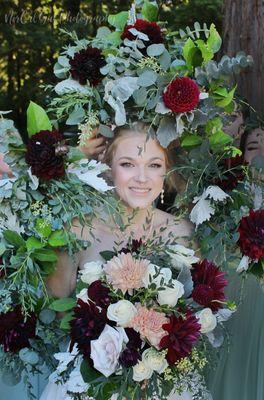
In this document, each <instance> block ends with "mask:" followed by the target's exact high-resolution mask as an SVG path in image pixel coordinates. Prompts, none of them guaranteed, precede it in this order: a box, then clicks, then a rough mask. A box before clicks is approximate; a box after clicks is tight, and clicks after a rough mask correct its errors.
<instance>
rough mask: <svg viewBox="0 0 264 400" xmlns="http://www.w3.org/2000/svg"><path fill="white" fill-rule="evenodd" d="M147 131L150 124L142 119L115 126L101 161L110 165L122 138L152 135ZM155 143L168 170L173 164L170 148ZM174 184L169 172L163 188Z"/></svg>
mask: <svg viewBox="0 0 264 400" xmlns="http://www.w3.org/2000/svg"><path fill="white" fill-rule="evenodd" d="M149 131H150V125H149V124H147V123H145V122H142V121H137V122H133V123H132V124H131V125H122V126H118V127H116V128H115V130H114V137H113V138H112V139H111V140H110V142H109V145H108V147H107V149H106V152H105V154H104V158H103V160H102V161H103V162H104V163H105V164H107V165H109V166H110V167H111V166H112V161H113V157H114V155H115V152H116V149H117V146H118V144H119V142H120V141H121V139H122V138H124V137H126V136H128V135H131V134H133V133H141V134H144V135H149V137H152V135H151V132H149ZM157 144H158V146H159V147H160V148H161V149H162V151H163V153H164V156H165V166H166V171H167V172H168V171H169V170H170V169H171V168H172V166H173V162H172V157H171V150H170V149H169V148H164V147H162V146H161V145H160V144H159V142H158V141H157ZM176 186H177V185H176V179H175V174H174V173H171V174H169V176H168V177H167V178H166V179H165V190H166V191H168V192H171V191H173V189H176V188H177V187H176Z"/></svg>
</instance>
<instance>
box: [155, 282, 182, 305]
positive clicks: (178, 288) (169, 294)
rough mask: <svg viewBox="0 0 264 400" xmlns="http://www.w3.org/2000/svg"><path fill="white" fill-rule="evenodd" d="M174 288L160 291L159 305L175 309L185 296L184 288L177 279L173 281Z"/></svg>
mask: <svg viewBox="0 0 264 400" xmlns="http://www.w3.org/2000/svg"><path fill="white" fill-rule="evenodd" d="M172 285H173V287H168V286H167V287H166V288H165V289H164V290H160V291H159V293H158V303H159V304H160V305H161V306H162V305H165V304H166V305H168V306H170V307H175V306H176V304H177V302H178V300H179V298H180V297H182V296H183V294H184V286H183V284H182V283H181V282H179V281H177V280H176V279H173V280H172Z"/></svg>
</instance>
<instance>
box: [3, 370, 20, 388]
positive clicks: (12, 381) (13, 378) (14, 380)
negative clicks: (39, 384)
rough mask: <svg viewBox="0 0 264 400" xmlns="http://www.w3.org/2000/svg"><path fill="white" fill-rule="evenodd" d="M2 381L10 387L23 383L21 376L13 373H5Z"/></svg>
mask: <svg viewBox="0 0 264 400" xmlns="http://www.w3.org/2000/svg"><path fill="white" fill-rule="evenodd" d="M1 378H2V381H3V382H4V383H5V384H6V385H8V386H15V385H17V384H18V383H19V382H20V381H21V375H20V374H14V373H13V372H12V373H11V372H8V371H4V372H3V373H2V375H1Z"/></svg>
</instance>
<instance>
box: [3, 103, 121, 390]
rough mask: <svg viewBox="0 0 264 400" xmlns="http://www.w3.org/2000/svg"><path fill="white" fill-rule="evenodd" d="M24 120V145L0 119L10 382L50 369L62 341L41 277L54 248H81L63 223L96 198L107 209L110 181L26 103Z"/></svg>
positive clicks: (84, 212) (86, 211)
mask: <svg viewBox="0 0 264 400" xmlns="http://www.w3.org/2000/svg"><path fill="white" fill-rule="evenodd" d="M27 125H28V135H29V136H28V138H27V143H26V144H25V143H23V141H22V139H21V138H20V136H19V135H18V132H17V131H16V129H15V128H14V126H13V122H12V121H11V120H8V119H5V118H3V116H2V117H1V120H0V133H1V151H2V152H4V153H5V160H6V161H7V163H8V165H9V167H10V173H9V174H6V175H4V176H3V177H2V179H1V180H0V195H1V200H0V220H1V228H0V287H1V291H0V298H1V305H0V321H1V323H0V325H1V328H0V359H1V370H2V373H3V379H4V380H5V381H6V382H8V383H12V384H16V383H18V382H19V381H20V379H21V376H23V375H24V374H26V375H25V376H26V378H28V376H29V373H30V372H33V373H38V372H39V368H41V366H42V365H43V364H44V363H45V364H46V366H48V367H49V368H54V367H55V365H56V361H55V359H54V358H53V354H54V353H55V352H56V351H58V350H60V349H61V350H62V349H64V347H65V341H64V339H65V340H66V339H67V338H66V337H65V333H64V331H63V330H62V328H61V326H60V321H58V319H56V313H55V311H53V310H51V309H49V308H48V307H49V304H50V302H51V301H52V297H50V296H49V294H48V292H47V288H46V278H47V277H48V276H49V274H51V273H52V272H53V271H54V268H55V265H56V262H57V258H58V255H57V251H58V250H66V251H68V252H69V254H70V255H71V256H72V257H73V259H74V253H75V252H76V251H77V250H78V249H80V248H81V247H83V246H87V243H83V242H81V241H79V240H78V239H77V238H76V237H75V235H74V234H73V233H71V232H70V229H65V226H68V227H70V226H71V224H72V220H73V218H74V217H78V218H79V220H80V221H81V222H82V223H83V224H85V223H86V224H88V223H89V219H90V218H92V216H93V215H94V213H95V212H96V208H98V207H99V206H101V205H102V204H105V205H107V206H108V207H111V209H112V210H114V209H115V202H114V200H113V201H111V196H109V195H108V196H107V198H106V195H105V192H106V191H109V190H110V189H111V187H109V186H108V185H107V184H106V182H105V181H104V179H103V178H101V177H100V176H97V175H99V174H101V173H102V172H104V171H105V170H106V169H107V168H108V167H107V166H106V165H104V164H101V163H99V162H96V161H90V162H88V160H85V159H84V160H82V159H81V157H82V155H81V154H79V152H78V151H77V149H74V148H71V147H70V146H68V145H67V144H66V142H65V140H64V139H63V136H62V135H61V134H60V133H59V132H58V131H56V130H54V129H53V128H52V126H51V123H50V121H49V119H48V117H47V114H46V113H45V111H44V110H43V109H42V108H41V107H39V106H37V105H36V104H34V103H31V104H30V106H29V108H28V119H27ZM55 250H56V251H55ZM27 383H28V389H29V395H30V394H31V389H32V387H31V383H30V381H29V380H28V381H27Z"/></svg>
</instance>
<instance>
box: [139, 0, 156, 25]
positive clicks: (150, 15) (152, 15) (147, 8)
mask: <svg viewBox="0 0 264 400" xmlns="http://www.w3.org/2000/svg"><path fill="white" fill-rule="evenodd" d="M141 13H142V15H143V17H144V18H145V19H147V20H148V21H151V22H154V21H157V17H158V6H157V4H156V3H151V2H150V1H149V0H145V1H144V4H143V7H142V11H141Z"/></svg>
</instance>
